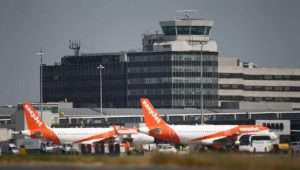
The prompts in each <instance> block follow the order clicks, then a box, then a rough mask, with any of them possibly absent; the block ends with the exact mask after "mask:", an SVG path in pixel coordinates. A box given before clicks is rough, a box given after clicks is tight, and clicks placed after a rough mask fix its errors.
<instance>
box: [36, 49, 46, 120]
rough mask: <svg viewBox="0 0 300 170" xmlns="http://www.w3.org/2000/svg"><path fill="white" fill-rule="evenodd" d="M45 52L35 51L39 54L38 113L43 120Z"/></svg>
mask: <svg viewBox="0 0 300 170" xmlns="http://www.w3.org/2000/svg"><path fill="white" fill-rule="evenodd" d="M45 54H46V52H45V51H43V50H42V49H41V50H40V51H39V52H37V53H36V55H37V56H40V113H41V119H42V120H43V57H44V55H45Z"/></svg>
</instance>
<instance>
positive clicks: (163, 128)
mask: <svg viewBox="0 0 300 170" xmlns="http://www.w3.org/2000/svg"><path fill="white" fill-rule="evenodd" d="M140 102H141V106H142V109H143V112H144V120H145V123H146V126H147V127H148V128H149V135H151V136H153V137H155V138H158V139H161V140H165V141H169V142H173V143H180V140H179V137H178V135H177V134H176V132H175V131H174V129H172V128H171V127H170V126H169V125H168V124H167V123H166V122H165V121H164V120H163V119H162V118H161V117H160V115H159V113H158V112H157V110H156V109H154V107H153V106H152V104H151V102H150V100H149V99H147V98H141V100H140Z"/></svg>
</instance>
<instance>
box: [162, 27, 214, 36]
mask: <svg viewBox="0 0 300 170" xmlns="http://www.w3.org/2000/svg"><path fill="white" fill-rule="evenodd" d="M210 29H211V27H209V26H163V27H162V30H163V32H164V34H165V35H209V31H210Z"/></svg>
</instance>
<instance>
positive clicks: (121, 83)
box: [43, 54, 126, 107]
mask: <svg viewBox="0 0 300 170" xmlns="http://www.w3.org/2000/svg"><path fill="white" fill-rule="evenodd" d="M120 57H121V56H120V54H111V55H102V54H101V55H100V54H99V55H94V54H93V55H87V56H65V57H63V58H62V60H61V64H60V65H54V66H44V67H43V74H44V75H43V82H44V86H43V94H44V101H45V102H57V101H65V100H67V101H70V102H73V103H74V107H99V106H100V72H99V70H98V69H97V66H99V64H102V65H103V66H104V70H102V99H103V103H102V104H103V107H126V63H125V62H122V61H121V60H120Z"/></svg>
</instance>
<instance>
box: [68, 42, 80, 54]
mask: <svg viewBox="0 0 300 170" xmlns="http://www.w3.org/2000/svg"><path fill="white" fill-rule="evenodd" d="M69 49H71V50H73V51H74V56H79V50H80V41H79V40H77V41H76V40H73V41H72V40H69Z"/></svg>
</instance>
